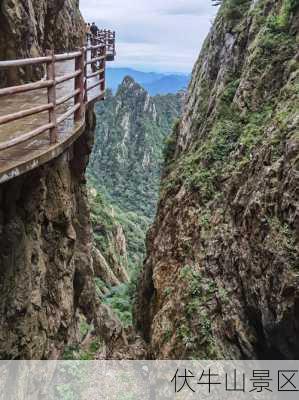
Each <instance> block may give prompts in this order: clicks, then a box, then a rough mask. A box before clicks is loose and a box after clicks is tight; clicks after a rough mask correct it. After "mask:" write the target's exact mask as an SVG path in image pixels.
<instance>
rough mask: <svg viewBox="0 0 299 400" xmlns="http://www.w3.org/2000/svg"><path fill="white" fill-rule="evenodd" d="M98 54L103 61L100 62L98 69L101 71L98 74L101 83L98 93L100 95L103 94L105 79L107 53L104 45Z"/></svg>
mask: <svg viewBox="0 0 299 400" xmlns="http://www.w3.org/2000/svg"><path fill="white" fill-rule="evenodd" d="M100 53H101V56H103V59H102V60H101V61H100V69H101V70H102V72H101V73H100V76H99V78H100V80H101V81H102V82H101V84H100V91H101V94H102V93H104V92H105V87H106V85H105V79H106V53H107V49H106V45H104V46H102V47H101V48H100Z"/></svg>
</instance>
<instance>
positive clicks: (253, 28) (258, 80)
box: [136, 0, 299, 359]
mask: <svg viewBox="0 0 299 400" xmlns="http://www.w3.org/2000/svg"><path fill="white" fill-rule="evenodd" d="M298 28H299V2H298V0H255V1H250V0H224V1H223V2H222V6H221V9H220V11H219V14H218V17H217V18H216V21H215V23H214V26H213V28H212V30H211V32H210V34H209V36H208V38H207V40H206V42H205V45H204V47H203V50H202V53H201V55H200V57H199V59H198V61H197V63H196V65H195V68H194V70H193V76H192V81H191V84H190V87H189V93H188V99H187V104H186V107H185V111H184V116H183V118H182V120H181V122H180V123H179V124H178V125H177V126H176V128H175V130H174V132H173V134H172V137H171V139H170V140H169V146H168V149H167V152H166V153H167V158H166V161H165V169H164V176H163V180H162V186H161V193H160V201H159V207H158V212H157V216H156V219H155V223H154V225H153V227H152V229H151V230H150V232H149V234H148V240H147V259H146V262H145V265H144V270H143V275H142V277H141V280H140V283H139V293H138V302H137V307H136V323H137V327H138V328H139V329H140V330H142V332H143V335H144V337H145V338H146V339H147V341H148V342H149V343H150V345H151V349H152V356H153V357H155V358H188V357H196V358H205V357H208V358H214V357H225V358H266V359H269V358H290V359H296V358H298V356H299V346H298V340H297V337H298V333H299V269H298V236H299V235H298V233H299V230H298V227H299V209H298V205H299V196H298V187H299V186H298V183H299V181H298V176H299V175H298V154H299V152H298V150H299V131H298V122H299V115H298V109H299V93H298V91H299V57H298Z"/></svg>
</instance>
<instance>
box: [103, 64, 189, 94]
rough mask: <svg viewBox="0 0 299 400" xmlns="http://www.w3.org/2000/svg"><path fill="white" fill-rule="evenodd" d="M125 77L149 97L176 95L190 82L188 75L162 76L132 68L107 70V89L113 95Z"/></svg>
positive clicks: (161, 74)
mask: <svg viewBox="0 0 299 400" xmlns="http://www.w3.org/2000/svg"><path fill="white" fill-rule="evenodd" d="M126 76H131V77H132V78H133V79H134V80H135V81H136V82H137V83H139V85H141V86H142V87H143V88H144V89H145V90H146V91H147V92H148V93H149V94H150V95H151V96H155V95H157V94H161V95H163V94H169V93H176V92H178V91H180V90H182V89H186V88H187V86H188V84H189V80H190V75H188V74H179V73H173V74H163V73H157V72H142V71H137V70H135V69H132V68H108V70H107V87H108V88H109V89H111V90H112V91H113V92H114V93H115V92H116V91H117V88H118V86H119V85H120V84H121V83H122V81H123V79H124V78H125V77H126Z"/></svg>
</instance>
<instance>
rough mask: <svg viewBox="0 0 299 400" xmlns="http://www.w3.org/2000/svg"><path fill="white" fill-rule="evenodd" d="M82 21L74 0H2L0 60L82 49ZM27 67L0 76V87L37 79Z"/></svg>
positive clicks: (35, 70)
mask: <svg viewBox="0 0 299 400" xmlns="http://www.w3.org/2000/svg"><path fill="white" fill-rule="evenodd" d="M84 32H85V28H84V21H83V19H82V16H81V14H80V11H79V1H78V0H57V1H54V0H2V1H1V4H0V59H1V60H10V59H16V58H27V57H38V56H40V55H43V54H44V52H45V50H46V49H55V51H57V52H61V51H66V50H74V49H75V48H76V47H79V46H82V45H83V42H84V36H85V33H84ZM42 72H43V71H42V70H41V69H40V68H39V69H34V70H32V68H31V67H27V68H21V69H18V70H16V69H15V70H11V69H10V71H8V72H7V73H6V74H5V75H0V83H1V84H3V83H4V84H5V83H7V80H8V83H10V84H13V83H16V82H19V81H20V80H22V81H28V80H31V79H32V78H35V77H40V76H41V74H42Z"/></svg>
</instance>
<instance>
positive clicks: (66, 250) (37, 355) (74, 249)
mask: <svg viewBox="0 0 299 400" xmlns="http://www.w3.org/2000/svg"><path fill="white" fill-rule="evenodd" d="M78 3H79V2H78V1H75V0H62V1H50V0H44V1H33V0H19V1H16V0H13V1H6V0H4V1H2V2H1V9H0V58H1V59H10V58H18V57H20V58H23V57H34V56H38V55H41V54H43V51H44V50H45V49H47V48H53V47H54V48H55V50H56V51H62V50H71V49H74V48H75V47H77V46H80V45H81V44H82V42H83V37H84V23H83V19H82V17H81V14H80V11H79V4H78ZM42 73H43V71H36V70H34V71H32V70H30V69H19V70H17V71H13V74H12V75H10V74H9V72H8V71H4V73H3V76H2V78H3V79H2V81H1V84H5V83H8V84H9V83H12V82H14V81H17V82H19V81H22V80H32V79H34V78H35V77H40V76H41V74H42ZM94 130H95V115H94V111H93V108H92V107H90V108H89V109H88V110H87V112H86V129H85V132H84V133H83V134H82V135H81V136H80V138H79V139H78V140H77V141H76V142H75V143H74V145H73V148H72V149H70V151H67V152H65V153H64V154H63V155H61V156H60V157H58V158H56V159H53V160H52V161H51V162H49V163H47V164H45V165H43V166H40V167H38V168H36V169H35V170H33V171H31V172H29V173H26V174H24V175H22V176H19V177H17V178H15V179H12V180H10V181H9V182H7V183H4V184H2V185H0V299H1V305H0V358H2V359H19V358H21V359H45V358H58V357H60V356H61V354H62V352H63V350H64V348H65V346H66V345H67V344H68V343H74V342H78V340H79V339H80V336H81V333H80V332H79V325H80V322H81V321H82V319H84V321H85V323H86V322H87V323H90V325H92V326H93V327H94V328H95V330H96V332H97V334H99V335H103V337H104V338H105V337H108V336H107V335H108V334H109V332H108V333H107V332H106V331H108V330H107V329H106V327H105V323H106V324H107V325H108V324H109V323H110V325H111V324H112V323H114V325H117V324H118V322H117V321H114V320H113V317H112V316H111V318H110V315H109V313H108V312H106V310H105V309H103V308H101V307H100V303H99V297H98V296H97V290H96V287H95V273H94V266H93V254H92V250H93V234H92V225H91V219H90V211H89V206H88V198H87V188H86V179H85V170H86V167H87V164H88V160H89V154H90V152H91V149H92V144H93V138H94ZM105 312H106V314H105ZM108 317H109V318H110V319H109V318H108ZM117 326H118V325H117ZM105 329H106V331H105ZM111 329H112V328H111ZM103 330H104V331H105V332H106V333H107V334H106V336H105V332H104V331H103ZM119 330H120V331H121V327H120V324H119Z"/></svg>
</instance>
